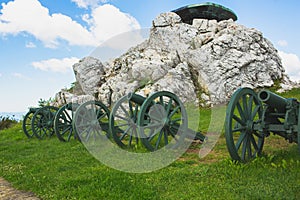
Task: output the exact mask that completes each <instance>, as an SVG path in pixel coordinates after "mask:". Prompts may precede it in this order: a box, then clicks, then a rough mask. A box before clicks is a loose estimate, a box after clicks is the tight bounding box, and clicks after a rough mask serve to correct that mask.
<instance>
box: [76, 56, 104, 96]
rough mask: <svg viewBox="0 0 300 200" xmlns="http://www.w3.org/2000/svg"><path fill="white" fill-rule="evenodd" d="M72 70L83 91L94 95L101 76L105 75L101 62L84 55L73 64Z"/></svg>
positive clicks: (99, 84) (100, 81)
mask: <svg viewBox="0 0 300 200" xmlns="http://www.w3.org/2000/svg"><path fill="white" fill-rule="evenodd" d="M73 71H74V73H75V77H76V80H77V81H78V82H79V84H80V86H81V88H82V90H83V92H84V93H85V94H88V95H92V96H94V95H95V94H96V93H97V88H98V87H100V86H101V84H102V81H103V80H102V79H101V77H102V76H103V75H105V71H104V66H103V64H102V63H101V62H100V61H99V60H98V59H96V58H93V57H85V58H83V59H81V60H80V61H79V63H76V64H74V65H73Z"/></svg>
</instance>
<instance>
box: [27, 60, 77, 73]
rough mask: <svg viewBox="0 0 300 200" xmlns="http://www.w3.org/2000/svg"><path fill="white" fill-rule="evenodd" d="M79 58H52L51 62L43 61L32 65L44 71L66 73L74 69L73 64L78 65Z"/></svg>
mask: <svg viewBox="0 0 300 200" xmlns="http://www.w3.org/2000/svg"><path fill="white" fill-rule="evenodd" d="M78 61H79V58H75V57H71V58H63V59H56V58H52V59H49V60H42V61H38V62H32V63H31V65H32V66H33V67H34V68H36V69H40V70H43V71H53V72H61V73H66V72H68V71H69V70H71V69H72V66H73V64H75V63H77V62H78Z"/></svg>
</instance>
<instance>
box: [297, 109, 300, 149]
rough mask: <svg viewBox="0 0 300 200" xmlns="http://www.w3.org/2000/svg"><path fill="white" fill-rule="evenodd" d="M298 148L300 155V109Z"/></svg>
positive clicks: (299, 116) (299, 117)
mask: <svg viewBox="0 0 300 200" xmlns="http://www.w3.org/2000/svg"><path fill="white" fill-rule="evenodd" d="M297 137H298V141H297V142H298V147H299V153H300V109H299V115H298V135H297Z"/></svg>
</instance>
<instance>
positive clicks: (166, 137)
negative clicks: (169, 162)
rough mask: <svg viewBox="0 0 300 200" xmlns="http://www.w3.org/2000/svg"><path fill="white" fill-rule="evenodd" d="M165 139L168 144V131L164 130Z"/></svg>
mask: <svg viewBox="0 0 300 200" xmlns="http://www.w3.org/2000/svg"><path fill="white" fill-rule="evenodd" d="M164 140H165V145H166V146H167V145H168V143H169V141H168V133H167V132H166V131H164Z"/></svg>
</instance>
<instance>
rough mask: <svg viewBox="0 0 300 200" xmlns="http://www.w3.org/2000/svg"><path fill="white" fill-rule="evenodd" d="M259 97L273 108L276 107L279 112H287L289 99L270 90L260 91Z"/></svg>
mask: <svg viewBox="0 0 300 200" xmlns="http://www.w3.org/2000/svg"><path fill="white" fill-rule="evenodd" d="M258 99H259V100H260V101H262V102H264V103H266V104H268V105H269V106H271V107H272V108H275V109H276V110H277V111H278V112H279V113H285V111H286V106H287V104H288V101H287V99H285V98H283V97H281V96H279V95H277V94H274V93H273V92H270V91H268V90H262V91H260V92H259V93H258Z"/></svg>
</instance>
